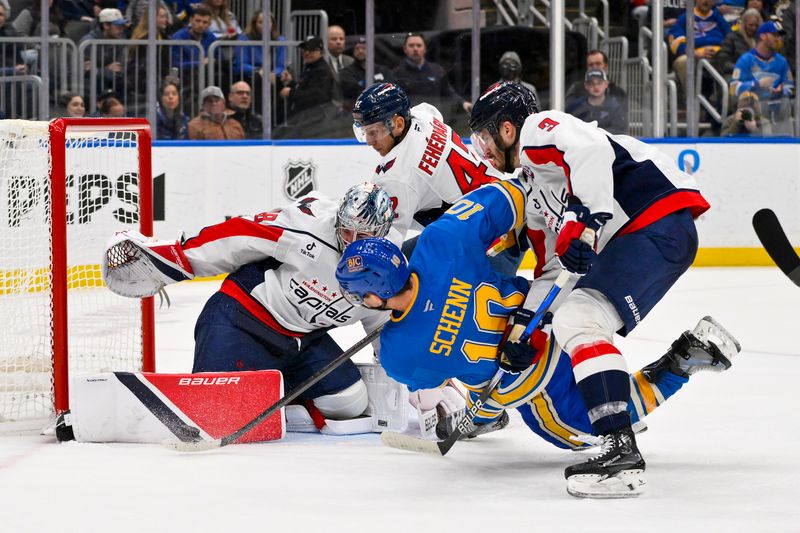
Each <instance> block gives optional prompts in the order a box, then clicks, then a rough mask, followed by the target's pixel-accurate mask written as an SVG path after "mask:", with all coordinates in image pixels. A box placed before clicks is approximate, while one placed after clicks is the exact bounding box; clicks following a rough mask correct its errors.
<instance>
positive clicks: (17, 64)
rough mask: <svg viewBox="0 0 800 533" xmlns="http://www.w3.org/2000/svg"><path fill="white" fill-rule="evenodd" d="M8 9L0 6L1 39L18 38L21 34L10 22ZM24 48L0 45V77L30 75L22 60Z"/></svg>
mask: <svg viewBox="0 0 800 533" xmlns="http://www.w3.org/2000/svg"><path fill="white" fill-rule="evenodd" d="M7 19H8V8H6V6H5V5H3V4H0V38H2V37H17V36H18V35H19V33H18V32H17V30H16V28H14V26H13V25H11V24H10V23H9V22H8V21H7ZM21 51H22V47H21V46H14V45H11V44H9V43H6V44H5V45H1V44H0V76H14V75H15V74H18V75H24V74H27V73H28V66H27V65H26V64H25V61H23V59H22V54H21Z"/></svg>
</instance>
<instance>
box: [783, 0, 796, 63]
mask: <svg viewBox="0 0 800 533" xmlns="http://www.w3.org/2000/svg"><path fill="white" fill-rule="evenodd" d="M796 6H797V0H795V1H794V2H792V3H791V4H789V6H788V7H787V8H786V9H784V10H783V11H782V12H781V26H783V29H784V31H786V35H784V36H783V48H781V51H782V53H783V55H784V56H785V57H786V61H788V62H789V66H790V67H792V68H794V66H795V57H794V40H795V19H794V17H795V9H797V7H796Z"/></svg>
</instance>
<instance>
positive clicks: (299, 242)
mask: <svg viewBox="0 0 800 533" xmlns="http://www.w3.org/2000/svg"><path fill="white" fill-rule="evenodd" d="M338 207H339V204H338V202H335V201H333V200H331V199H329V198H326V197H324V196H321V195H319V194H318V193H317V192H316V191H314V192H312V193H311V194H309V196H307V197H305V198H302V199H301V200H299V201H298V202H296V203H295V204H293V205H291V206H289V207H285V208H281V209H276V210H274V211H269V212H265V213H260V214H257V215H255V216H251V217H236V218H232V219H230V220H227V221H225V222H222V223H220V224H216V225H214V226H209V227H206V228H203V229H202V230H201V231H200V232H199V233H198V234H197V235H195V236H193V237H189V238H186V239H184V240H183V242H182V247H183V251H184V253H185V254H186V258H187V259H188V261H189V264H190V265H191V267H192V270H193V271H194V273H195V275H197V276H214V275H218V274H222V273H226V272H230V273H231V274H230V275H229V276H228V277H227V278H226V279H225V281H224V282H223V283H222V287H221V288H220V291H221V292H224V293H225V294H227V295H228V296H230V297H232V298H234V299H235V300H237V301H238V302H239V303H240V304H242V306H244V308H245V309H247V310H248V311H249V312H250V313H251V314H252V315H253V316H254V317H255V318H257V319H258V320H260V321H261V322H263V323H264V324H265V325H267V326H268V327H270V328H272V329H273V330H275V331H277V332H279V333H282V334H284V335H289V336H296V337H299V336H302V335H303V334H305V333H308V332H310V331H313V330H317V329H322V328H328V327H331V326H344V325H346V324H352V323H353V322H355V321H357V320H361V321H362V322H363V323H364V328H365V329H366V330H367V331H372V330H373V329H375V328H376V327H377V326H378V325H380V324H381V323H383V322H384V321H386V319H387V318H388V314H387V313H386V312H380V311H372V310H369V309H367V308H365V307H360V306H353V305H352V304H350V303H349V302H348V301H347V300H346V299H345V298H344V297H343V296H342V294H341V292H340V291H339V284H338V282H337V281H336V265H337V263H338V262H339V259H340V257H341V254H340V253H339V250H338V248H337V246H336V236H335V228H334V223H335V219H336V211H337V209H338Z"/></svg>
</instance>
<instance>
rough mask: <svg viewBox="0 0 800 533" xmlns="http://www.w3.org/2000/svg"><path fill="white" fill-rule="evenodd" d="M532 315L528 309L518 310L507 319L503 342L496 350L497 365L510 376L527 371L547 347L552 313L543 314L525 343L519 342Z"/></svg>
mask: <svg viewBox="0 0 800 533" xmlns="http://www.w3.org/2000/svg"><path fill="white" fill-rule="evenodd" d="M534 314H535V313H534V311H532V310H530V309H522V308H520V309H516V310H514V312H513V313H511V316H510V317H509V319H508V324H507V325H506V331H505V334H504V338H505V341H504V342H502V343H501V344H500V349H499V350H498V356H497V364H498V365H499V366H500V368H502V369H503V370H505V371H506V372H508V373H510V374H518V373H519V372H523V371H525V370H527V369H528V368H529V367H530V366H531V365H533V364H534V363H536V362H537V361H538V360H539V358H540V357H542V354H543V353H544V350H545V348H546V347H547V340H548V339H549V338H550V330H551V325H550V324H551V322H552V321H553V313H545V315H544V316H543V317H542V320H541V321H540V322H539V325H538V326H537V327H536V329H534V330H533V333H532V334H531V336H530V338H528V340H527V341H526V342H520V340H519V337H520V335H522V332H523V331H524V330H525V328H526V327H527V326H528V324H530V322H531V320H532V319H533V316H534Z"/></svg>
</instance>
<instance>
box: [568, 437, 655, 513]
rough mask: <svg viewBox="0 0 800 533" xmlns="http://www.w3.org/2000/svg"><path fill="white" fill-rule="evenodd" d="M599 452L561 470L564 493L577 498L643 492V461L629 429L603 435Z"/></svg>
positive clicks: (620, 495)
mask: <svg viewBox="0 0 800 533" xmlns="http://www.w3.org/2000/svg"><path fill="white" fill-rule="evenodd" d="M600 438H601V439H602V445H601V448H600V454H599V455H598V456H596V457H592V458H591V459H589V460H588V461H586V462H585V463H579V464H577V465H572V466H568V467H567V468H566V470H564V477H566V478H567V492H569V493H570V494H571V495H573V496H576V497H578V498H631V497H634V496H638V495H639V494H641V493H642V492H644V490H645V488H646V487H647V482H646V481H645V479H644V470H645V463H644V459H643V458H642V455H641V454H640V453H639V449H638V448H637V447H636V438H635V437H634V435H633V430H632V429H631V428H625V429H621V430H619V431H616V432H614V433H611V434H609V435H603V436H602V437H600Z"/></svg>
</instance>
